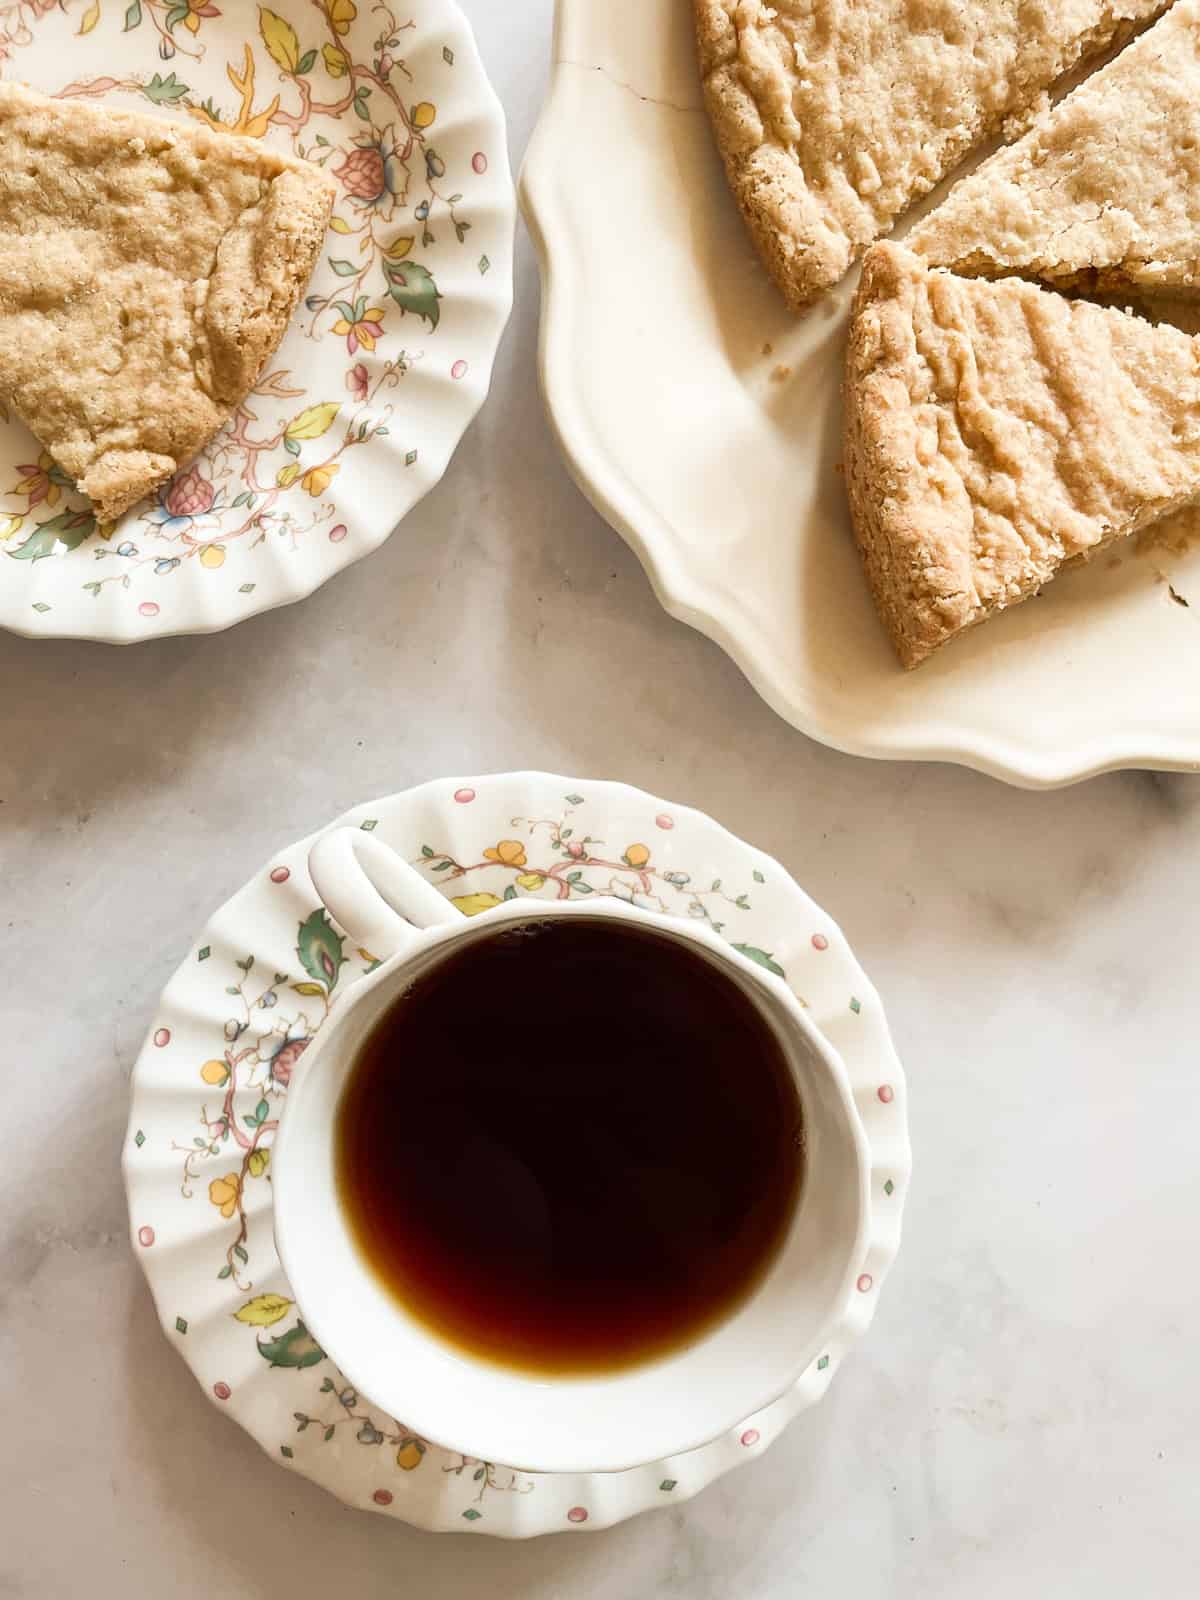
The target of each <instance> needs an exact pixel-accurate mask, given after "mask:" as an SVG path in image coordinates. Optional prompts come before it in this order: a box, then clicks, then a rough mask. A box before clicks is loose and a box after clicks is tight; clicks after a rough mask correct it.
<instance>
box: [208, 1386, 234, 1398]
mask: <svg viewBox="0 0 1200 1600" xmlns="http://www.w3.org/2000/svg"><path fill="white" fill-rule="evenodd" d="M213 1393H214V1394H215V1395H216V1397H217V1399H218V1400H228V1399H229V1396H230V1395H231V1394H232V1393H233V1390H232V1389H231V1388H230V1387H229V1385H228V1384H227V1383H214V1384H213Z"/></svg>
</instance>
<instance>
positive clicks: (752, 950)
mask: <svg viewBox="0 0 1200 1600" xmlns="http://www.w3.org/2000/svg"><path fill="white" fill-rule="evenodd" d="M733 948H734V949H735V950H736V951H737V952H738V954H739V955H742V956H745V957H746V959H747V960H748V961H757V962H758V964H759V966H760V967H766V969H767V971H768V972H773V973H774V974H775V976H776V977H777V978H786V977H787V973H786V972H785V971H784V970H783V968H782V967H781V966H780V965H779V963H778V961H776V960H775V959H774V957H773V956H772V955H771V954H770V952H769V951H767V950H760V949H759V948H758V946H757V945H753V944H735V945H734V947H733Z"/></svg>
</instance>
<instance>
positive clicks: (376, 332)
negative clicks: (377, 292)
mask: <svg viewBox="0 0 1200 1600" xmlns="http://www.w3.org/2000/svg"><path fill="white" fill-rule="evenodd" d="M363 298H364V299H365V298H366V296H365V295H364V296H363ZM356 311H357V308H356ZM383 317H384V312H383V308H382V306H367V307H365V308H364V309H363V310H362V311H361V312H359V313H358V314H357V315H356V316H355V318H354V320H353V321H351V320H350V318H349V317H339V318H338V319H337V321H336V322H335V323H334V325H333V331H334V333H336V334H337V336H338V337H339V338H340V339H345V341H346V348H347V349H348V350H349V352H350V354H351V355H352V356H354V355H357V354H358V351H359V347H360V346H361V347H362V349H364V350H374V348H375V343H376V341H377V340H379V339H382V338H383Z"/></svg>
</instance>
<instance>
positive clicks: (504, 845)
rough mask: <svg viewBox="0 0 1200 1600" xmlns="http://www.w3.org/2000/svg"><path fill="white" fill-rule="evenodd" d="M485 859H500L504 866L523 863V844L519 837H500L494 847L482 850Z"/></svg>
mask: <svg viewBox="0 0 1200 1600" xmlns="http://www.w3.org/2000/svg"><path fill="white" fill-rule="evenodd" d="M483 857H484V860H485V861H500V862H503V864H504V865H505V866H506V867H523V866H524V865H525V859H526V858H525V846H524V845H523V844H522V843H521V841H520V840H519V839H501V841H500V843H499V844H498V845H496V847H495V849H492V850H485V851H484V852H483Z"/></svg>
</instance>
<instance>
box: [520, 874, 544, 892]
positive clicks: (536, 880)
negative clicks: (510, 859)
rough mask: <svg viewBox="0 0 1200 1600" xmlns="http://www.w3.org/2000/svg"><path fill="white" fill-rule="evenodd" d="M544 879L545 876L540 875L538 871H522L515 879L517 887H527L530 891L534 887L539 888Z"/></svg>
mask: <svg viewBox="0 0 1200 1600" xmlns="http://www.w3.org/2000/svg"><path fill="white" fill-rule="evenodd" d="M545 881H546V880H545V878H543V877H542V875H541V873H540V872H523V873H522V874H521V876H520V877H519V878H518V879H517V887H518V888H519V889H529V890H531V891H532V890H534V889H540V888H541V887H542V885H543V884H544V883H545Z"/></svg>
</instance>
